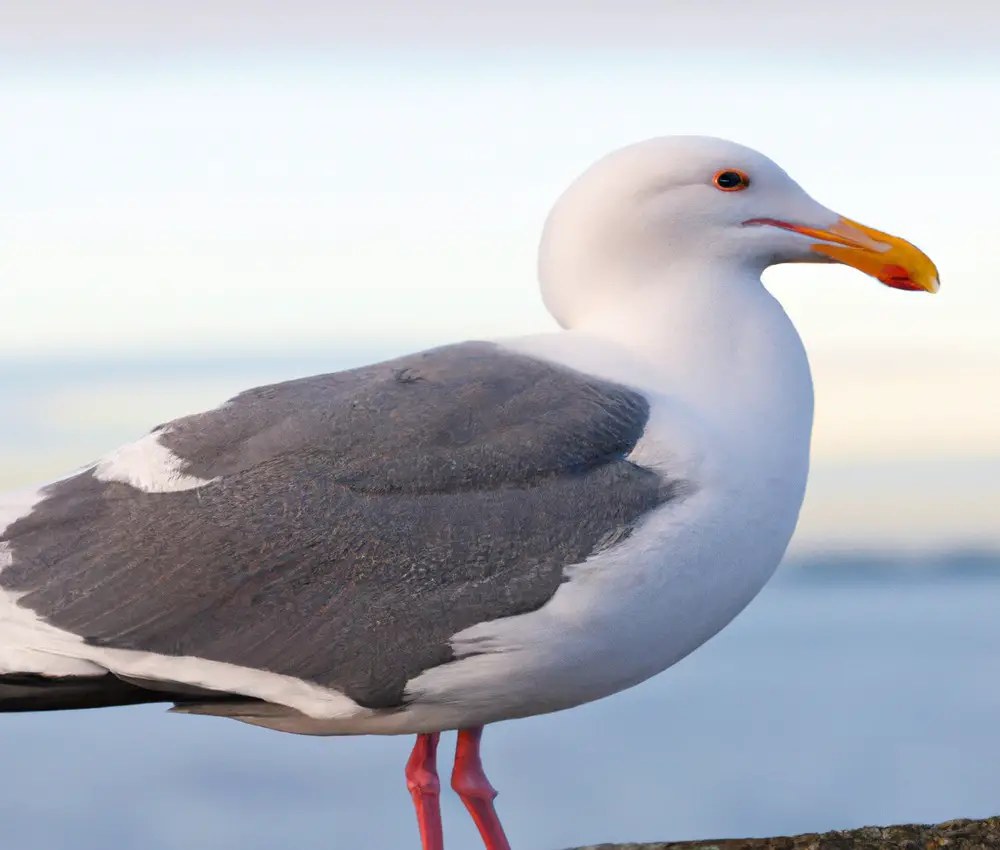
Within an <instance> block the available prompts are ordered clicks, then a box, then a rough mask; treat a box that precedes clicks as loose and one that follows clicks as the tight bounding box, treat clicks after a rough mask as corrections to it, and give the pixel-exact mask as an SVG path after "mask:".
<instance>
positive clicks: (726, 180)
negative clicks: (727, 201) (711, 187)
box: [715, 171, 743, 189]
mask: <svg viewBox="0 0 1000 850" xmlns="http://www.w3.org/2000/svg"><path fill="white" fill-rule="evenodd" d="M715 182H716V183H718V184H719V185H720V186H721V187H722V188H723V189H734V188H736V187H737V186H739V185H740V184H741V183H742V182H743V178H742V177H741V176H740V175H739V174H737V173H736V172H735V171H723V172H722V174H720V175H719V176H718V178H717V179H716V181H715Z"/></svg>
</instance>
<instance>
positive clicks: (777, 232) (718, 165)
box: [539, 136, 938, 327]
mask: <svg viewBox="0 0 1000 850" xmlns="http://www.w3.org/2000/svg"><path fill="white" fill-rule="evenodd" d="M810 262H811V263H816V262H841V263H845V264H847V265H851V266H854V267H855V268H857V269H860V270H861V271H863V272H865V273H866V274H870V275H872V276H874V277H876V278H878V279H879V280H881V281H882V282H883V283H885V284H887V285H888V286H893V287H896V288H899V289H911V290H924V291H928V292H936V291H937V288H938V276H937V269H935V267H934V264H933V263H932V262H931V261H930V260H929V259H928V258H927V257H926V256H925V255H924V254H923V253H921V252H920V251H918V250H917V249H916V248H915V247H913V246H912V245H910V244H909V243H907V242H904V241H903V240H901V239H897V238H896V237H892V236H889V235H887V234H884V233H880V232H878V231H876V230H871V229H870V228H866V227H863V226H862V225H859V224H857V223H855V222H852V221H850V220H848V219H845V218H843V217H841V216H839V215H837V214H836V213H834V212H832V211H831V210H829V209H827V208H826V207H824V206H823V205H822V204H819V203H818V202H816V201H815V200H813V199H812V198H811V197H809V195H807V194H806V192H805V191H804V190H803V189H802V188H801V187H800V186H799V185H798V184H797V183H796V182H795V181H794V180H792V178H791V177H789V176H788V175H787V174H786V173H785V172H784V171H782V170H781V169H780V168H779V167H778V166H777V165H776V164H775V163H773V162H772V161H771V160H769V159H768V158H767V157H766V156H764V155H763V154H760V153H757V151H754V150H751V149H750V148H746V147H743V146H742V145H737V144H734V143H733V142H727V141H724V140H722V139H714V138H709V137H703V136H668V137H664V138H658V139H650V140H649V141H645V142H640V143H638V144H635V145H631V146H629V147H626V148H623V149H621V150H618V151H615V152H614V153H612V154H610V155H608V156H606V157H605V158H603V159H601V160H599V161H598V162H597V163H596V164H594V165H593V166H591V168H590V169H588V170H587V171H586V172H585V173H584V174H583V175H582V176H581V177H579V178H578V179H577V180H576V181H575V182H574V183H573V184H572V185H571V186H570V187H569V188H568V189H567V190H566V192H565V193H564V194H563V195H562V197H561V198H560V199H559V200H558V201H557V202H556V205H555V207H554V208H553V210H552V212H551V213H550V215H549V218H548V220H547V221H546V224H545V230H544V233H543V235H542V243H541V248H540V252H539V277H540V280H541V284H542V295H543V298H544V300H545V304H546V306H547V307H548V309H549V311H550V312H551V313H552V315H553V316H555V318H556V319H557V320H558V321H559V323H560V324H561V325H562V326H563V327H572V326H574V325H575V324H578V323H579V322H580V321H581V320H582V319H583V318H584V317H585V316H586V315H588V314H589V313H591V312H592V311H594V310H600V309H601V308H602V306H605V305H607V304H609V303H610V302H613V301H614V300H617V299H620V298H622V297H627V294H628V292H629V290H630V289H635V288H639V287H646V286H664V285H670V282H671V280H672V279H674V278H676V279H677V280H681V279H689V278H690V279H697V274H695V275H691V276H688V275H683V274H678V273H677V272H678V271H679V270H680V269H684V268H687V269H691V270H693V271H695V272H697V271H698V270H699V269H705V270H708V269H710V268H711V269H719V268H726V267H729V268H730V269H732V270H738V271H741V272H747V271H749V272H752V273H753V274H754V275H756V276H759V274H760V272H762V271H763V270H764V269H765V268H766V267H768V266H770V265H774V264H776V263H810ZM734 277H736V278H740V279H745V278H746V277H747V275H746V274H740V275H734Z"/></svg>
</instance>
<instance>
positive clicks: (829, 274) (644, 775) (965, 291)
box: [0, 0, 1000, 850]
mask: <svg viewBox="0 0 1000 850" xmlns="http://www.w3.org/2000/svg"><path fill="white" fill-rule="evenodd" d="M362 5H364V4H353V3H347V2H341V0H328V2H319V0H315V2H309V0H285V2H283V3H280V4H278V3H269V2H263V0H243V2H236V0H214V2H195V0H172V2H170V3H166V2H162V3H144V4H136V3H133V2H127V0H109V2H93V0H72V2H71V0H62V2H59V0H4V2H3V3H2V4H0V316H2V325H0V327H2V333H0V386H2V388H3V392H4V397H5V398H6V404H5V415H4V416H3V417H2V418H0V486H2V487H4V488H7V487H17V486H21V485H29V484H33V483H38V482H40V481H44V480H46V479H47V478H49V477H53V476H57V475H60V474H62V473H64V472H66V471H67V470H69V469H71V468H73V467H76V466H79V465H81V464H82V463H84V462H86V461H89V460H91V459H92V458H93V457H95V456H97V455H99V454H101V453H102V452H104V451H106V450H108V449H110V448H113V447H114V446H116V445H117V444H119V443H121V442H122V441H125V440H127V439H130V438H132V437H135V436H138V435H139V434H141V433H143V432H144V431H145V430H147V429H148V428H149V427H151V426H152V425H155V424H157V423H159V422H160V421H163V420H164V419H169V418H173V417H175V416H177V415H180V414H183V413H186V412H191V411H194V410H198V409H201V408H203V407H206V406H211V405H214V404H216V403H217V402H218V401H219V400H220V399H222V398H225V397H227V396H228V395H231V394H233V393H234V392H236V391H238V390H240V389H242V388H244V387H246V386H249V385H252V384H255V383H260V382H263V381H272V380H280V379H282V378H288V377H294V376H298V375H302V374H307V373H309V372H313V371H320V370H322V371H330V370H334V369H338V368H343V367H348V366H352V365H356V364H359V363H362V362H366V361H369V360H371V359H374V358H382V357H388V356H392V355H394V354H399V353H403V352H406V351H409V350H413V349H414V348H418V347H423V346H428V345H433V344H439V343H444V342H448V341H452V340H456V339H463V338H470V337H478V338H483V337H492V336H498V335H505V334H516V333H526V332H532V331H537V330H540V329H545V328H549V327H551V326H552V322H551V320H550V319H549V318H548V316H547V314H545V312H544V310H543V309H542V307H541V303H540V300H539V298H538V294H537V288H536V282H535V277H534V261H535V249H536V244H537V239H538V233H539V228H540V226H541V223H542V220H543V218H544V216H545V214H546V212H547V211H548V208H549V206H550V204H551V203H552V201H553V200H554V198H555V197H556V195H557V194H558V193H559V192H560V191H561V190H562V189H563V188H564V187H565V185H566V184H567V183H568V182H569V181H570V180H572V179H573V178H574V177H575V176H576V175H577V174H578V173H579V172H580V171H581V170H583V169H584V168H585V167H586V166H587V165H588V164H589V163H590V162H592V161H593V160H594V159H596V158H597V157H599V156H601V155H602V154H604V153H605V152H607V151H608V150H609V149H611V148H614V147H617V146H620V145H622V144H627V143H629V142H631V141H635V140H637V139H640V138H644V137H648V136H653V135H659V134H666V133H698V134H710V135H720V136H724V137H727V138H731V139H733V140H735V141H739V142H742V143H744V144H748V145H750V146H753V147H756V148H758V149H760V150H762V151H763V152H765V153H767V154H768V155H769V156H771V157H772V158H774V159H775V160H776V161H777V162H778V163H779V164H780V165H782V166H783V167H784V168H785V169H786V170H787V171H789V172H790V173H791V174H792V176H793V177H795V178H796V179H798V180H799V181H800V182H801V183H802V184H803V185H804V187H805V188H806V189H807V191H809V192H810V193H811V194H813V195H814V196H815V197H816V198H818V199H819V200H820V201H822V202H823V203H825V204H827V205H828V206H830V207H832V208H834V209H836V210H837V211H839V212H841V213H842V214H844V215H846V216H849V217H850V218H853V219H855V220H858V221H861V222H864V223H866V224H869V225H871V226H873V227H877V228H879V229H881V230H886V231H888V232H891V233H895V234H897V235H899V236H903V237H904V238H907V239H909V240H910V241H913V242H915V243H916V244H917V245H919V246H920V247H921V248H923V249H924V250H925V251H927V252H928V253H929V254H930V255H931V257H932V258H933V259H934V260H935V261H936V262H937V264H938V267H939V269H940V271H941V278H942V290H941V293H940V294H939V295H938V296H936V297H933V298H931V297H926V296H920V295H908V294H905V293H900V292H896V291H891V290H888V289H886V288H883V287H880V286H879V285H878V284H877V283H875V282H874V281H872V280H870V279H867V278H865V277H862V276H861V275H859V274H857V273H855V272H853V271H851V270H848V269H845V268H840V267H818V266H817V267H802V266H798V267H794V266H793V267H785V268H779V269H773V270H770V271H769V272H768V275H767V282H768V283H769V285H770V286H771V287H772V289H773V291H775V293H776V294H777V295H778V296H779V297H780V298H781V300H782V301H783V303H784V304H785V305H786V308H787V309H788V311H789V312H790V314H791V315H792V318H793V320H794V321H795V322H796V324H797V326H798V327H799V330H800V332H801V333H802V336H803V337H804V339H805V342H806V345H807V347H808V349H809V351H810V356H811V359H812V362H813V367H814V373H815V380H816V390H817V422H816V432H815V449H814V473H813V476H812V480H811V483H810V489H809V493H808V496H807V501H806V506H805V508H804V511H803V516H802V521H801V524H800V528H799V531H798V533H797V535H796V539H795V541H794V542H793V545H792V549H791V551H790V554H789V556H788V558H787V560H786V565H785V566H784V567H783V568H782V569H781V570H780V571H779V575H778V577H777V578H776V579H775V581H774V582H773V583H772V584H771V585H770V586H769V587H768V588H767V589H766V590H765V591H764V593H763V594H762V595H761V597H760V598H759V599H758V600H757V601H756V602H755V603H754V604H753V605H752V606H751V607H750V609H748V610H747V612H746V613H745V614H744V615H742V616H741V617H740V618H739V619H738V620H737V621H736V623H734V624H733V625H732V626H731V627H730V628H729V629H727V630H726V631H725V632H724V633H723V634H722V635H720V636H719V637H718V638H716V639H715V640H713V641H712V642H710V643H709V644H708V645H707V646H706V647H704V648H703V649H701V650H699V651H698V652H697V653H695V654H694V655H693V656H691V657H690V658H688V659H686V660H685V661H684V662H682V663H681V664H680V665H678V666H677V667H676V668H674V669H673V670H671V671H669V672H667V673H666V674H664V675H662V676H660V677H658V678H657V679H655V680H653V681H652V682H649V683H647V684H646V685H644V686H642V687H640V688H637V689H634V690H633V691H630V692H628V693H626V694H622V695H619V696H618V697H615V698H612V699H609V700H606V701H604V702H601V703H598V704H595V705H591V706H588V707H585V708H582V709H578V710H575V711H573V712H568V713H565V714H561V715H555V716H552V717H546V718H536V719H533V720H527V721H518V722H516V723H510V724H501V725H500V726H498V727H496V728H494V729H492V730H491V731H490V732H489V733H488V734H487V736H486V743H485V749H486V758H487V759H488V761H487V765H488V767H490V769H491V778H492V779H493V781H494V784H495V785H497V786H498V787H499V788H500V789H501V792H502V796H501V798H500V807H501V813H502V815H503V816H504V818H505V822H506V824H507V826H508V831H509V833H510V834H511V837H512V840H513V842H514V844H515V846H516V847H518V848H522V850H558V848H562V847H569V846H575V845H577V844H586V843H597V842H600V841H612V840H618V841H625V840H633V841H635V840H655V839H658V840H665V839H681V838H688V837H713V836H714V837H719V836H725V835H733V836H739V835H751V834H759V835H766V834H777V833H783V832H790V831H806V830H819V829H826V828H833V827H850V826H855V825H860V824H862V823H885V822H890V821H914V820H915V821H931V820H941V819H946V818H950V817H958V816H977V815H978V816H982V815H987V814H996V813H998V809H997V800H998V799H1000V739H998V736H996V734H995V728H996V718H997V716H998V712H1000V652H998V650H1000V620H998V618H997V616H996V611H997V605H998V602H1000V557H998V556H997V554H996V553H997V552H998V551H1000V523H998V521H997V519H998V513H1000V405H998V403H997V396H998V391H1000V333H998V331H997V326H998V319H1000V273H998V270H997V262H996V243H997V234H998V233H1000V212H998V207H997V203H996V185H995V184H996V183H997V179H998V175H997V163H996V152H997V150H998V149H1000V108H998V107H1000V101H998V96H997V92H998V91H1000V58H998V54H997V52H996V49H995V43H994V33H995V32H996V29H997V26H998V24H1000V9H997V8H994V7H993V6H991V5H989V4H981V3H978V2H973V0H953V2H950V3H948V4H940V3H936V2H933V3H932V2H919V0H914V2H911V3H909V4H907V5H906V6H905V7H904V6H903V5H901V4H889V3H883V4H879V3H872V2H861V0H840V2H838V3H836V4H832V5H831V4H824V5H819V6H817V5H815V4H804V3H801V2H799V3H792V2H780V0H758V2H755V3H752V4H751V3H742V2H735V1H734V2H724V0H703V2H700V3H698V4H686V3H680V2H667V0H658V2H654V0H646V1H645V2H644V0H617V2H614V3H611V2H597V0H577V2H575V3H572V4H570V3H568V2H566V3H557V2H552V1H551V0H550V2H543V0H536V2H530V3H529V2H527V0H507V2H505V3H503V4H485V3H472V2H465V3H459V2H457V0H450V2H445V0H438V2H406V0H373V2H371V3H368V4H367V5H364V8H361V6H362ZM0 728H2V729H3V730H4V731H3V734H2V735H0V740H2V741H3V749H4V752H5V759H4V762H5V770H4V772H3V775H2V778H0V817H2V822H3V824H4V827H3V830H4V836H5V837H4V839H3V842H4V846H9V847H12V848H17V850H61V848H65V847H73V848H78V849H79V850H89V848H91V847H93V848H98V847H100V848H102V849H103V850H107V848H109V847H112V848H117V847H133V846H142V847H144V848H147V850H161V848H162V850H172V848H180V847H184V848H186V850H201V848H206V850H207V848H219V847H228V846H236V845H237V844H239V846H241V847H243V848H244V850H252V848H258V847H259V848H264V847H273V846H275V845H276V844H278V845H280V846H289V847H296V848H311V847H316V848H319V847H324V848H329V847H342V846H343V847H347V846H353V847H372V848H378V847H385V846H389V845H393V846H415V844H416V832H415V825H414V824H413V823H412V815H411V813H410V811H409V808H408V806H409V803H408V795H407V794H406V790H405V786H404V783H403V780H402V769H403V764H404V762H405V758H406V753H407V751H408V748H409V746H410V743H411V742H410V741H408V740H394V739H381V740H380V739H360V740H349V739H336V740H321V739H304V738H295V737H292V736H281V735H278V734H276V733H273V732H266V731H262V730H256V729H250V728H248V727H242V726H239V725H238V724H233V723H226V722H224V721H220V720H212V719H202V718H179V717H167V716H165V715H164V714H163V713H162V709H161V708H158V707H146V708H131V709H118V710H109V711H105V712H89V713H88V712H81V713H77V714H70V715H52V716H44V715H38V716H7V717H3V718H2V722H0ZM445 804H446V818H447V824H446V831H447V832H448V834H449V836H450V837H451V838H452V843H451V845H450V846H453V847H454V846H476V841H477V839H475V838H474V832H473V830H472V827H471V826H470V825H469V824H468V822H467V820H466V818H465V816H464V814H463V813H460V811H459V809H460V807H459V805H458V803H457V801H456V800H453V799H451V798H450V797H447V798H446V800H445Z"/></svg>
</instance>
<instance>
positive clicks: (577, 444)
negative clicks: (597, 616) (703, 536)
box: [0, 343, 678, 709]
mask: <svg viewBox="0 0 1000 850" xmlns="http://www.w3.org/2000/svg"><path fill="white" fill-rule="evenodd" d="M648 415H649V408H648V404H647V402H646V400H645V398H644V397H643V396H642V395H641V394H640V393H638V392H635V391H633V390H630V389H628V388H626V387H622V386H618V385H615V384H611V383H608V382H604V381H600V380H597V379H594V378H592V377H589V376H586V375H583V374H580V373H576V372H573V371H571V370H568V369H565V368H562V367H558V366H554V365H552V364H548V363H545V362H543V361H539V360H536V359H534V358H531V357H528V356H524V355H520V354H516V353H513V352H511V351H508V350H505V349H503V348H501V347H499V346H497V345H494V344H491V343H464V344H461V345H454V346H447V347H444V348H439V349H434V350H431V351H426V352H422V353H420V354H416V355H411V356H408V357H405V358H401V359H398V360H393V361H388V362H385V363H381V364H376V365H373V366H366V367H363V368H360V369H354V370H349V371H345V372H338V373H334V374H329V375H320V376H314V377H309V378H303V379H300V380H294V381H288V382H284V383H280V384H275V385H271V386H266V387H259V388H256V389H253V390H250V391H248V392H245V393H243V394H241V395H239V396H236V397H235V398H234V399H232V400H231V401H230V402H228V403H227V404H225V405H224V406H222V407H220V408H218V409H216V410H212V411H208V412H206V413H200V414H196V415H193V416H188V417H185V418H182V419H178V420H176V421H175V422H172V423H169V424H168V425H165V426H160V428H158V429H156V432H158V433H159V435H160V436H159V438H160V442H161V443H162V444H163V445H164V446H166V447H167V448H168V449H169V450H170V451H171V452H173V453H174V454H176V455H177V456H178V457H180V458H181V459H182V460H183V461H184V465H183V471H184V472H185V473H186V474H189V475H194V476H198V477H200V478H204V479H215V480H214V481H212V483H209V484H207V485H205V486H202V487H198V488H196V489H190V490H184V491H179V492H165V493H145V492H142V491H140V490H138V489H136V488H134V487H132V486H130V485H128V484H125V483H120V482H114V481H102V480H99V479H98V478H97V477H96V476H95V473H94V471H93V470H90V471H87V472H84V473H82V474H78V475H76V476H74V477H72V478H68V479H65V480H63V481H60V482H57V483H55V484H53V485H50V486H49V487H48V488H47V490H46V498H45V500H44V501H42V502H40V503H39V504H38V505H36V506H35V508H34V509H33V510H32V512H31V513H30V514H29V515H28V516H26V517H23V518H22V519H19V520H17V521H16V522H14V523H13V524H12V525H10V527H8V528H7V529H6V531H5V532H3V533H2V534H0V542H3V541H6V542H8V543H9V545H10V551H11V554H12V563H11V564H10V566H8V567H7V568H6V569H4V570H3V571H2V572H0V588H3V589H5V590H8V591H15V592H17V593H19V594H23V596H22V597H21V598H20V600H19V604H20V605H22V606H25V607H27V608H30V609H32V610H33V611H35V612H36V613H37V614H38V615H40V616H41V617H42V618H43V619H45V620H46V621H48V622H50V623H52V624H54V625H56V626H58V627H60V628H63V629H66V630H69V631H71V632H74V633H76V634H79V635H81V636H83V637H84V638H85V639H86V640H87V641H89V642H91V643H94V644H99V645H104V646H110V647H115V648H121V649H135V650H144V651H149V652H155V653H161V654H168V655H190V656H197V657H200V658H205V659H209V660H213V661H223V662H229V663H232V664H238V665H241V666H245V667H252V668H256V669H263V670H268V671H271V672H275V673H281V674H285V675H289V676H295V677H298V678H301V679H304V680H307V681H309V682H314V683H316V684H319V685H323V686H327V687H332V688H336V689H337V690H340V691H341V692H343V693H345V694H347V695H348V696H349V697H351V698H352V699H354V700H355V701H356V702H358V703H359V704H361V705H363V706H367V707H372V708H392V707H396V706H399V705H401V704H402V703H403V700H404V689H405V686H406V683H407V681H409V680H410V679H412V678H413V677H415V676H416V675H418V674H419V673H420V672H422V671H423V670H426V669H428V668H430V667H433V666H436V665H440V664H446V663H448V662H449V661H450V660H452V657H453V656H452V652H451V649H450V645H449V639H450V638H451V637H452V636H453V635H454V634H455V633H456V632H459V631H461V630H462V629H464V628H467V627H469V626H472V625H474V624H476V623H479V622H483V621H486V620H493V619H496V618H500V617H509V616H512V615H516V614H521V613H526V612H530V611H533V610H536V609H538V608H539V607H541V606H542V605H544V604H545V603H546V602H547V601H548V600H549V599H550V598H551V597H552V595H553V594H554V593H555V591H556V590H557V588H558V587H559V585H560V583H561V582H562V581H563V580H564V569H565V567H567V566H569V565H572V564H575V563H579V562H581V561H583V560H585V559H586V558H587V557H588V556H590V555H591V554H593V553H594V552H595V550H597V549H599V548H601V547H607V546H611V545H615V543H616V542H618V541H620V540H621V539H624V538H625V537H627V536H628V534H629V531H630V529H631V528H632V527H633V526H634V525H635V524H636V523H637V522H638V521H639V520H641V518H642V517H643V516H644V515H645V514H647V513H648V512H649V511H651V510H653V509H655V508H656V507H657V506H659V505H661V504H663V503H664V502H665V501H667V500H668V499H670V498H672V497H673V496H674V495H676V493H677V492H678V490H677V486H676V483H672V482H669V481H666V480H664V479H663V478H662V477H661V476H660V475H658V474H656V473H654V472H652V471H650V470H647V469H644V468H642V467H640V466H637V465H636V464H634V463H631V462H630V461H629V460H627V455H628V454H629V452H630V451H631V450H632V448H633V447H634V446H635V444H636V442H637V441H638V439H639V438H640V436H641V435H642V432H643V428H644V426H645V424H646V420H647V418H648ZM125 696H128V695H127V694H125ZM2 708H3V706H2V688H0V709H2Z"/></svg>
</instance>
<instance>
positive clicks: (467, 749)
mask: <svg viewBox="0 0 1000 850" xmlns="http://www.w3.org/2000/svg"><path fill="white" fill-rule="evenodd" d="M482 737H483V727H482V726H477V727H476V728H474V729H460V730H459V732H458V744H457V746H456V747H455V769H454V770H453V771H452V774H451V787H452V788H454V789H455V791H456V793H457V794H458V796H459V797H461V798H462V802H463V803H465V808H467V809H468V810H469V814H470V815H472V819H473V820H474V821H475V822H476V826H477V827H478V828H479V834H480V835H481V836H482V837H483V844H485V845H486V850H510V844H509V843H508V841H507V836H506V835H504V832H503V827H502V826H501V825H500V818H498V817H497V813H496V809H494V808H493V800H494V798H495V797H496V795H497V792H496V790H495V789H494V788H493V786H492V785H490V781H489V780H488V779H487V778H486V774H485V773H483V763H482V761H480V758H479V742H480V740H481V739H482Z"/></svg>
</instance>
